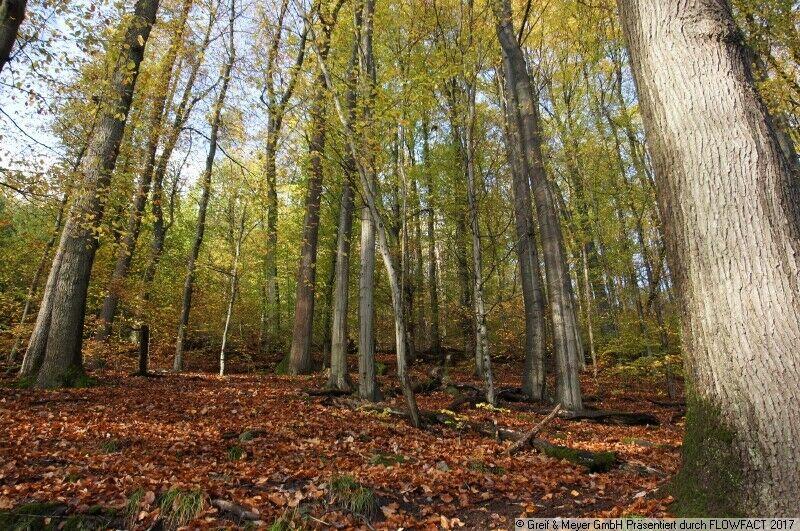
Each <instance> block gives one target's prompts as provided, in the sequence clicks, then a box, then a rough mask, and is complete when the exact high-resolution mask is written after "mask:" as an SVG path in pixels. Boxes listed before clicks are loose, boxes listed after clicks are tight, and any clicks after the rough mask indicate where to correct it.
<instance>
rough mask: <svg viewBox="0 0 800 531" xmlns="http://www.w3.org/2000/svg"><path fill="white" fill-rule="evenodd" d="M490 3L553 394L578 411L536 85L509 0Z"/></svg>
mask: <svg viewBox="0 0 800 531" xmlns="http://www.w3.org/2000/svg"><path fill="white" fill-rule="evenodd" d="M492 7H493V8H494V10H495V16H496V17H497V24H496V29H497V37H498V40H499V41H500V45H501V48H502V50H503V73H504V75H505V78H506V83H507V84H508V86H509V89H510V90H509V91H508V92H509V94H508V96H509V98H508V105H507V108H508V111H509V112H510V113H511V115H512V119H513V120H515V122H516V124H515V125H516V127H517V128H518V129H519V131H520V133H521V134H520V136H521V140H522V141H523V146H522V147H521V151H522V153H524V160H525V164H526V167H527V168H526V169H527V173H528V176H529V179H530V180H531V186H532V188H533V198H534V201H535V202H536V213H537V216H538V220H539V230H540V233H541V238H542V250H543V254H544V262H545V278H546V281H547V295H548V298H549V302H550V316H551V320H552V330H553V350H554V351H555V358H556V395H557V398H558V401H559V402H560V403H561V405H562V406H564V408H565V409H568V410H572V411H579V410H582V409H583V402H582V400H581V388H580V380H579V373H580V364H581V363H580V360H581V357H582V356H583V352H582V348H581V345H580V341H579V335H578V321H577V318H576V316H575V309H574V304H573V299H574V297H573V294H572V283H571V279H570V275H569V270H568V268H567V260H566V252H565V249H564V238H563V235H562V232H561V224H560V220H559V217H558V210H557V208H556V203H555V198H554V194H553V190H552V186H551V184H550V182H549V180H548V177H547V174H546V172H545V168H544V160H543V155H542V145H541V143H542V138H541V123H540V117H539V109H538V102H537V101H536V100H535V99H534V97H533V95H534V93H535V92H534V87H533V84H532V82H531V79H530V76H529V74H528V70H527V65H526V62H525V56H524V54H523V53H522V49H521V48H520V45H519V43H518V41H517V37H516V33H515V31H514V26H513V24H512V20H511V17H512V14H511V5H510V1H509V0H493V4H492Z"/></svg>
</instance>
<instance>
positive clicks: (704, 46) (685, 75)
mask: <svg viewBox="0 0 800 531" xmlns="http://www.w3.org/2000/svg"><path fill="white" fill-rule="evenodd" d="M620 12H621V15H622V22H623V24H622V26H623V31H624V34H625V36H626V38H627V41H628V47H629V52H630V56H631V65H632V69H633V73H634V76H635V79H636V82H637V87H638V90H639V96H640V103H641V109H642V116H643V119H644V125H645V129H646V131H647V134H648V140H649V141H650V150H651V153H652V156H653V165H654V168H655V172H656V175H657V176H658V180H657V197H658V203H659V208H660V211H661V216H662V219H663V220H664V222H665V226H666V229H667V231H666V237H667V245H668V251H669V254H668V257H669V259H670V270H671V271H672V274H673V275H674V279H675V284H676V286H677V288H678V294H679V296H680V301H681V308H682V312H681V321H682V328H683V337H684V346H683V348H684V352H685V363H686V373H687V377H688V379H689V383H690V385H689V410H688V412H687V419H686V435H685V439H684V445H683V468H682V471H681V473H680V476H679V478H678V482H677V483H676V485H677V486H678V487H679V490H678V491H677V498H678V502H679V504H680V503H682V502H684V501H688V502H693V503H694V504H696V503H697V502H698V500H700V503H704V504H705V505H706V506H705V507H702V508H701V509H700V510H701V511H703V514H704V516H705V515H717V514H720V513H722V514H727V512H736V513H744V514H745V515H749V516H756V515H762V514H769V515H772V516H791V515H794V514H796V512H797V507H799V506H800V453H799V452H798V446H797V442H796V441H798V440H800V410H799V409H798V408H797V402H798V400H800V358H799V357H798V355H797V353H798V352H800V291H798V278H800V260H798V256H800V169H798V165H797V162H796V161H791V160H789V159H787V158H786V156H785V153H784V151H783V150H782V149H781V146H780V142H779V140H778V136H777V134H776V131H775V128H774V126H773V123H772V120H771V118H770V116H769V114H768V112H767V110H766V108H765V106H764V105H763V103H762V101H761V100H760V98H759V96H758V93H757V91H756V89H755V87H754V84H753V79H752V76H751V73H750V69H749V64H748V59H747V54H746V51H745V49H744V47H743V45H742V43H741V40H740V36H739V32H738V30H737V28H736V26H735V24H734V22H733V19H732V16H731V11H730V6H729V4H728V2H727V1H724V0H696V1H694V2H681V1H678V0H667V1H664V0H658V1H656V0H622V1H621V2H620ZM721 95H724V97H722V96H721Z"/></svg>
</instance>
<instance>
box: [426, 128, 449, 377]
mask: <svg viewBox="0 0 800 531" xmlns="http://www.w3.org/2000/svg"><path fill="white" fill-rule="evenodd" d="M422 142H423V143H422V154H423V155H422V157H423V164H424V166H425V178H426V179H427V181H426V189H427V190H426V196H425V201H426V206H427V215H426V228H427V238H428V295H429V297H430V309H431V321H430V336H429V344H430V349H431V355H432V356H433V357H434V358H436V359H439V360H440V364H441V365H442V366H443V367H444V369H445V371H446V370H447V364H446V363H445V362H446V361H447V360H446V359H445V358H444V357H442V352H443V351H442V337H441V332H440V331H439V282H438V278H437V275H436V233H435V228H436V227H435V225H436V213H435V208H434V192H433V176H432V175H431V169H430V144H429V129H428V123H427V121H426V122H424V123H423V137H422Z"/></svg>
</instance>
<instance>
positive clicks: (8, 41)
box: [0, 0, 28, 72]
mask: <svg viewBox="0 0 800 531" xmlns="http://www.w3.org/2000/svg"><path fill="white" fill-rule="evenodd" d="M27 3H28V2H27V0H0V72H2V71H3V67H4V66H6V63H7V62H8V61H9V59H10V58H11V49H12V48H13V47H14V43H15V42H16V40H17V33H18V32H19V26H20V24H22V21H23V20H25V6H26V4H27Z"/></svg>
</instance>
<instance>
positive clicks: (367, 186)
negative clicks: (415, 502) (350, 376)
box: [316, 0, 422, 428]
mask: <svg viewBox="0 0 800 531" xmlns="http://www.w3.org/2000/svg"><path fill="white" fill-rule="evenodd" d="M374 13H375V3H374V0H366V1H365V2H364V10H363V15H362V17H363V21H364V31H363V32H362V34H363V38H362V43H363V44H362V57H363V61H362V64H364V71H366V72H368V73H369V80H370V81H369V87H370V94H369V98H368V108H369V107H371V105H372V104H373V102H374V97H375V91H374V88H375V79H376V75H375V63H374V56H373V51H372V21H373V17H374ZM316 55H317V60H318V63H319V66H320V70H322V73H323V75H324V76H325V83H326V84H327V86H328V89H329V90H330V91H331V92H333V90H334V85H333V80H332V78H331V75H330V72H329V71H328V67H327V65H326V64H325V61H324V60H323V56H322V55H321V54H319V53H317V54H316ZM333 102H334V106H335V107H336V114H337V115H338V116H339V121H340V122H341V123H342V125H343V126H344V128H345V136H346V141H347V147H348V149H349V151H350V154H351V155H352V156H353V159H354V160H355V161H356V167H357V170H358V176H359V180H360V181H361V188H362V192H363V196H364V201H365V203H366V207H367V209H368V210H369V216H370V218H371V219H372V222H373V223H374V225H375V237H376V240H377V245H378V250H379V251H380V253H381V258H383V265H384V267H385V268H386V276H387V277H388V280H389V290H390V293H391V297H392V310H393V312H394V333H395V350H396V360H397V378H398V380H399V381H400V387H401V389H402V392H403V396H404V397H405V400H406V405H407V406H408V415H409V418H410V420H411V424H412V425H413V426H414V427H415V428H419V427H421V425H422V424H421V420H420V416H419V408H418V406H417V401H416V398H415V396H414V390H413V388H412V386H411V379H410V377H409V375H408V372H407V369H408V366H407V363H408V362H407V359H406V325H405V316H404V312H403V294H402V292H401V289H400V279H399V275H398V272H397V268H396V267H395V264H394V259H393V257H392V250H391V248H390V247H389V238H388V235H387V230H386V224H385V222H384V220H383V216H382V215H381V212H380V210H378V204H377V200H376V198H378V197H380V196H379V195H378V194H377V192H376V186H375V183H374V182H372V180H371V177H372V174H371V172H369V171H368V170H367V168H366V167H365V165H364V164H363V161H362V160H360V159H359V158H358V156H357V154H358V150H357V146H356V140H355V135H354V134H353V129H352V127H350V126H349V120H348V119H347V116H346V114H345V111H344V109H343V108H342V105H341V103H340V102H339V98H338V97H337V96H335V95H334V98H333ZM368 123H369V122H368Z"/></svg>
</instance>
